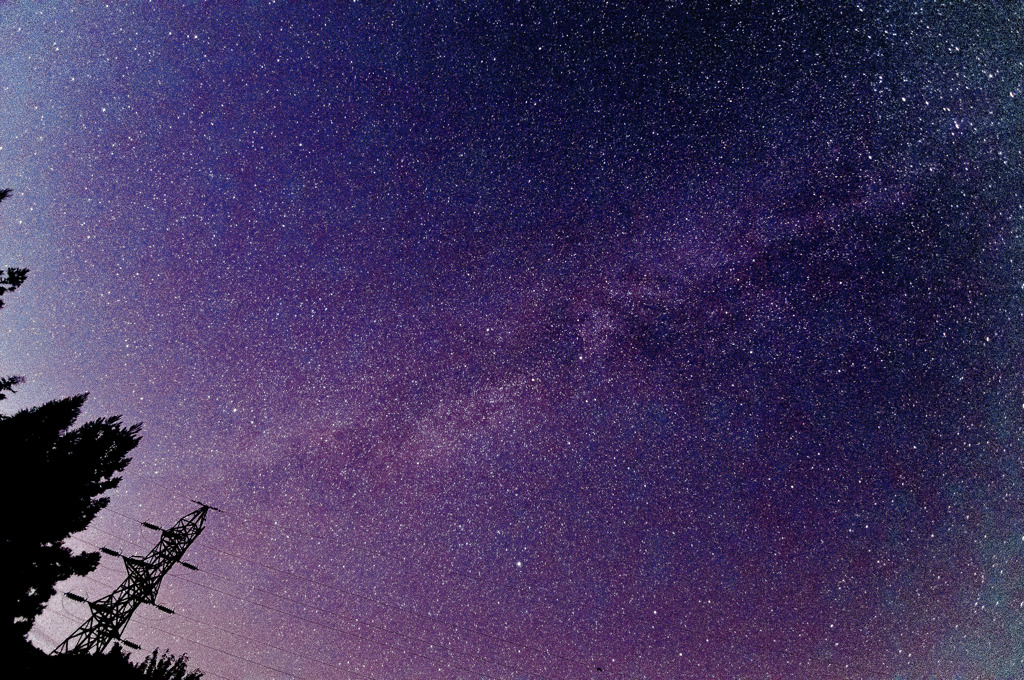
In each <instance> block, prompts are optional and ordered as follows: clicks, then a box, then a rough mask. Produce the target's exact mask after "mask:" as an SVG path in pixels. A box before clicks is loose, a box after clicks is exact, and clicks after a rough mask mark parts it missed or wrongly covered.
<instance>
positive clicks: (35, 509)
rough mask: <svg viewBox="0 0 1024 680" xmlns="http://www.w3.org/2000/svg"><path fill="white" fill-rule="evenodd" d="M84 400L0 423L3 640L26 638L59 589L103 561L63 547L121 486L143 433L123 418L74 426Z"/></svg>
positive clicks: (67, 401)
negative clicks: (4, 484)
mask: <svg viewBox="0 0 1024 680" xmlns="http://www.w3.org/2000/svg"><path fill="white" fill-rule="evenodd" d="M85 399H86V395H84V394H83V395H78V396H76V397H67V398H64V399H56V400H54V401H51V402H49V403H46V404H43V405H42V406H37V407H35V408H29V409H25V410H22V411H19V412H18V413H15V414H14V415H12V416H2V415H0V442H2V444H3V447H4V449H5V450H6V451H8V452H9V453H10V454H11V455H8V456H6V457H5V458H6V460H5V463H6V466H7V472H8V474H9V475H11V479H14V480H17V482H16V483H14V484H11V485H9V490H8V492H7V493H6V494H5V502H6V503H9V504H10V507H9V508H8V513H7V516H8V517H11V518H17V519H14V520H13V521H9V522H4V523H3V525H2V528H0V540H2V544H3V552H4V556H5V558H6V562H7V576H6V577H5V578H4V580H3V583H4V590H5V591H6V592H5V597H4V600H3V603H2V606H3V611H2V612H0V616H2V617H3V618H2V625H3V626H4V627H7V628H9V630H7V631H5V633H6V634H8V635H10V634H15V635H18V636H24V634H25V633H27V632H28V630H29V628H31V626H32V621H33V619H35V617H36V616H37V615H38V614H39V612H41V611H42V609H43V605H45V604H46V602H47V600H49V599H50V598H51V597H52V596H53V594H54V592H55V586H56V584H57V583H58V582H60V581H63V580H64V579H66V578H69V577H70V576H73V575H85V574H88V573H89V572H91V571H92V570H93V569H95V568H96V566H97V564H98V563H99V553H82V554H78V555H75V554H72V552H71V551H70V550H69V549H68V548H67V547H65V546H64V544H63V542H64V539H66V538H67V537H68V536H70V535H71V534H74V533H76V532H79V531H82V530H83V529H85V528H86V527H87V526H88V525H89V523H90V522H91V521H92V519H93V518H94V517H95V516H96V513H97V512H99V511H100V510H101V509H102V508H103V507H105V506H106V505H107V503H108V500H109V499H107V498H105V497H102V496H101V494H103V493H104V492H106V491H109V490H110V489H113V488H114V487H116V486H117V484H118V482H120V480H121V477H120V475H119V474H118V473H120V472H121V471H122V470H124V468H125V466H127V465H128V462H129V461H130V460H131V459H130V458H128V453H129V452H130V451H131V450H132V449H133V448H135V446H136V445H137V444H138V441H139V436H138V432H139V426H138V425H133V426H131V427H125V426H123V425H122V424H121V419H120V418H119V417H112V418H101V419H98V420H94V421H91V422H88V423H85V424H84V425H81V426H79V427H75V421H76V420H77V419H78V415H79V413H80V412H81V409H82V405H83V404H84V403H85Z"/></svg>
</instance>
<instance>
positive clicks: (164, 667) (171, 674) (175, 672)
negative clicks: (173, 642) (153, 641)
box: [139, 649, 203, 680]
mask: <svg viewBox="0 0 1024 680" xmlns="http://www.w3.org/2000/svg"><path fill="white" fill-rule="evenodd" d="M159 652H160V650H159V649H154V650H153V653H152V654H150V655H149V656H147V657H146V660H145V661H143V662H142V663H141V664H140V665H139V670H141V671H142V674H143V675H144V676H145V677H147V678H154V680H200V678H202V677H203V673H202V671H199V670H192V671H190V670H189V669H188V655H187V654H182V655H181V656H174V655H173V654H171V653H170V651H166V652H164V653H163V654H161V655H160V656H159V658H158V657H157V654H158V653H159Z"/></svg>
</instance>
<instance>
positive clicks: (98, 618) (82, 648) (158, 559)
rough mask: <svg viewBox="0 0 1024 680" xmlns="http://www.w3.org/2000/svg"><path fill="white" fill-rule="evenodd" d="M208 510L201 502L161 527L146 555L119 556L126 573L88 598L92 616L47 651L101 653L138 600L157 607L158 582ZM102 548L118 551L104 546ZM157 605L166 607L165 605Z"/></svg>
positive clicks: (194, 535)
mask: <svg viewBox="0 0 1024 680" xmlns="http://www.w3.org/2000/svg"><path fill="white" fill-rule="evenodd" d="M209 510H210V506H207V505H203V506H200V508H199V509H198V510H196V511H195V512H191V513H189V514H187V515H185V516H184V517H182V518H181V519H179V520H178V522H177V523H176V524H175V525H174V526H173V527H171V528H170V529H163V530H162V534H161V536H160V542H159V543H157V544H156V547H155V548H153V549H152V550H150V551H149V554H148V555H146V556H145V557H139V556H137V555H133V556H132V557H127V556H122V557H123V559H124V566H125V568H126V569H127V570H128V576H127V577H126V578H125V580H124V581H123V582H122V583H121V585H119V586H118V587H117V588H116V589H115V590H114V592H112V593H110V595H107V596H106V597H103V598H100V599H98V600H96V601H94V602H89V603H88V604H89V607H90V609H92V616H90V617H89V620H88V621H86V622H85V623H83V624H82V625H81V626H80V627H79V628H78V630H76V631H75V632H74V633H72V634H71V635H69V636H68V639H67V640H65V641H64V642H62V643H61V644H60V645H59V646H58V647H57V648H56V649H55V650H53V651H52V652H50V653H51V654H65V653H68V652H84V653H86V654H94V653H102V652H103V651H105V650H106V648H107V646H108V645H109V644H110V643H111V642H113V641H114V640H118V639H120V638H121V633H123V632H124V629H125V626H127V625H128V621H129V620H130V619H131V618H132V614H134V613H135V610H136V609H138V608H139V605H140V604H144V603H145V604H152V605H156V606H158V607H159V605H157V604H156V593H157V591H158V590H159V589H160V582H161V581H162V580H163V578H164V576H165V575H166V574H167V572H168V571H170V569H171V567H173V566H174V565H175V564H176V563H178V562H181V557H182V556H183V555H184V554H185V551H186V550H188V547H189V546H190V545H192V543H193V541H195V540H196V538H198V537H199V534H201V533H202V532H203V527H204V526H205V525H206V513H207V512H209ZM144 524H145V526H147V527H149V528H151V529H158V530H159V527H156V526H153V525H152V524H149V523H144ZM103 551H104V552H108V553H111V554H115V555H116V554H117V553H115V552H114V551H112V550H107V549H106V548H104V549H103ZM181 564H182V565H184V566H186V567H189V568H191V569H195V567H193V566H192V565H191V564H188V563H187V562H181ZM76 599H77V597H76ZM160 608H161V609H163V610H164V611H169V610H167V609H166V608H165V607H160Z"/></svg>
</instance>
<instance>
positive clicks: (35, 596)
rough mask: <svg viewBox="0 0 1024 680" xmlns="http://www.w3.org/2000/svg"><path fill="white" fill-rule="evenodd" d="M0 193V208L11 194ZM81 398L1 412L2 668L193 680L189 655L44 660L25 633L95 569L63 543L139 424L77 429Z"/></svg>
mask: <svg viewBox="0 0 1024 680" xmlns="http://www.w3.org/2000/svg"><path fill="white" fill-rule="evenodd" d="M10 193H11V191H10V189H0V202H2V201H3V200H4V199H5V198H7V197H8V196H9V195H10ZM27 276H28V270H27V269H21V268H17V267H8V268H7V269H6V270H4V269H0V309H2V308H3V306H4V300H3V296H4V295H5V294H7V293H11V292H13V291H15V290H17V289H18V287H19V286H21V285H22V284H23V283H24V282H25V280H26V278H27ZM23 382H25V379H24V378H22V377H20V376H7V377H0V401H3V400H4V399H6V398H7V393H8V392H10V393H12V394H13V393H14V388H15V386H17V385H20V384H21V383H23ZM87 397H88V395H87V394H80V395H78V396H74V397H66V398H64V399H55V400H53V401H50V402H47V403H45V404H43V405H42V406H37V407H34V408H27V409H23V410H21V411H18V412H17V413H15V414H13V415H5V414H3V413H0V452H2V453H3V454H5V455H4V457H3V464H4V466H5V467H4V468H2V470H3V472H4V473H5V474H6V476H7V479H8V484H7V489H6V491H5V493H4V494H3V499H4V500H3V503H4V505H3V509H4V510H6V513H5V515H6V518H7V521H6V522H4V523H3V526H2V528H0V545H2V546H3V553H2V554H3V556H4V562H5V564H6V566H7V570H6V574H5V578H4V579H3V586H0V591H2V592H0V650H2V651H3V652H5V653H4V654H3V656H4V662H5V667H6V669H7V670H8V671H14V672H15V673H16V674H18V677H28V676H32V677H36V678H51V677H68V676H70V675H81V676H84V677H105V678H110V679H111V680H121V679H124V680H141V679H142V678H153V679H157V680H199V679H200V678H202V677H203V674H202V673H201V672H200V671H198V670H196V671H189V669H188V657H187V656H185V655H182V656H181V657H174V656H173V655H170V654H169V653H168V652H164V654H163V655H162V656H160V657H159V658H157V652H158V651H159V650H153V653H152V654H151V655H150V656H149V657H147V658H146V660H145V661H143V663H142V664H141V665H139V666H135V665H133V664H132V663H131V662H130V661H129V659H128V655H127V654H125V653H124V651H123V650H122V649H121V647H120V646H119V645H116V644H115V645H114V647H113V648H112V649H111V650H110V651H108V652H107V653H105V654H93V655H91V656H85V655H64V656H61V657H53V656H46V655H44V654H43V653H42V652H41V651H40V650H38V649H36V648H35V647H33V646H31V645H30V644H29V643H28V641H27V640H26V639H25V634H26V633H28V631H29V629H30V628H31V627H32V622H33V621H34V620H35V618H36V616H38V615H39V613H40V612H41V611H42V610H43V607H44V605H45V604H46V602H47V601H48V600H49V599H50V598H51V597H53V595H54V593H55V592H56V585H57V583H59V582H60V581H63V580H65V579H67V578H69V577H70V576H74V575H78V576H84V575H86V574H88V573H89V572H91V571H92V570H94V569H95V568H96V566H97V565H98V564H99V553H95V552H93V553H89V552H86V553H79V554H75V553H72V552H71V550H70V549H68V548H67V547H66V546H65V545H64V541H65V539H67V538H68V537H69V536H71V535H72V534H75V533H77V532H79V531H82V530H83V529H85V528H86V527H87V526H89V523H90V522H91V521H92V520H93V518H94V517H96V513H98V512H99V511H100V510H101V509H103V508H104V507H106V505H107V503H109V501H110V499H109V498H106V497H104V496H103V494H104V493H105V492H107V491H110V490H111V489H113V488H115V487H116V486H117V485H118V483H120V481H121V476H120V473H121V472H122V471H123V470H124V469H125V467H127V465H128V463H129V462H130V461H131V459H130V458H129V457H128V453H129V452H131V450H132V449H134V448H135V447H136V446H137V445H138V443H139V429H140V427H141V426H140V425H138V424H136V425H132V426H130V427H126V426H124V425H123V424H122V423H121V418H120V416H114V417H109V418H99V419H97V420H93V421H90V422H87V423H85V424H83V425H79V426H78V427H76V426H75V423H76V422H77V421H78V417H79V415H80V414H81V411H82V406H83V404H85V400H86V398H87Z"/></svg>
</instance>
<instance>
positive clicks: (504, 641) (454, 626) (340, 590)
mask: <svg viewBox="0 0 1024 680" xmlns="http://www.w3.org/2000/svg"><path fill="white" fill-rule="evenodd" d="M108 509H110V508H108ZM110 510H111V511H112V512H114V513H115V514H117V515H120V516H121V517H124V518H125V519H129V520H132V521H136V522H137V521H140V520H138V518H135V517H132V516H130V515H127V514H125V513H122V512H119V511H116V510H112V509H110ZM221 512H222V513H223V514H225V515H228V516H234V513H232V512H229V511H224V510H221ZM202 545H204V546H206V547H207V548H209V549H211V550H214V551H216V552H219V553H222V554H224V555H228V556H231V557H234V558H237V559H241V560H244V561H246V562H250V563H252V564H256V565H259V566H261V567H264V568H266V569H270V570H272V571H275V572H278V573H280V574H284V575H286V576H289V577H291V578H295V579H299V580H302V581H306V582H308V583H311V584H313V585H317V586H320V587H322V588H328V589H330V590H334V591H335V592H338V593H342V594H346V595H351V596H352V597H356V598H358V599H362V600H365V601H368V602H372V603H373V604H376V605H377V606H380V607H384V608H389V609H397V610H399V611H402V612H405V613H407V614H411V615H413V616H416V617H418V618H423V619H428V620H431V621H434V622H437V623H439V624H441V625H442V626H445V627H448V628H451V629H453V630H460V631H464V632H466V633H470V634H475V635H479V636H481V637H486V638H489V639H491V640H494V641H496V642H500V643H502V644H504V645H508V646H511V647H515V648H518V649H521V650H529V651H531V652H534V653H536V654H540V655H543V656H547V657H550V658H554V659H559V660H561V661H565V662H568V663H571V664H575V665H577V666H580V667H582V668H584V669H586V670H588V671H593V670H594V669H595V668H597V665H596V664H593V663H587V662H584V661H580V660H579V659H574V658H571V657H567V656H564V655H561V654H558V653H557V652H551V651H546V650H543V649H539V648H537V647H535V646H533V645H530V644H526V643H521V642H513V641H511V640H507V639H505V638H502V637H500V636H497V635H493V634H491V633H486V632H484V631H480V630H477V629H475V628H467V627H465V626H460V625H458V624H455V623H450V622H447V621H445V620H444V619H442V618H440V617H437V616H434V615H432V614H422V613H420V612H416V611H414V610H412V609H409V608H407V607H403V606H401V605H398V604H389V603H386V602H383V601H381V600H378V599H375V598H372V597H369V596H366V595H362V594H360V593H355V592H353V591H349V590H345V589H343V588H339V587H337V586H332V585H328V584H325V583H320V582H318V581H316V580H314V579H310V578H308V577H305V576H302V575H300V574H296V573H295V572H293V571H288V570H284V569H279V568H277V567H273V566H270V565H268V564H265V563H263V562H259V561H257V560H253V559H251V558H248V557H244V556H242V555H239V554H237V553H232V552H229V551H227V550H223V549H221V548H217V547H214V546H212V545H209V544H208V543H206V542H204V543H202ZM515 670H520V671H521V672H527V671H524V670H523V669H515ZM530 673H531V674H532V675H536V676H537V677H540V678H544V679H545V680H551V679H550V678H547V677H546V676H544V675H542V674H540V673H537V672H533V671H530ZM614 674H615V675H620V676H622V677H626V678H633V679H634V680H640V678H637V676H634V675H631V674H629V673H626V672H624V671H614Z"/></svg>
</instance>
